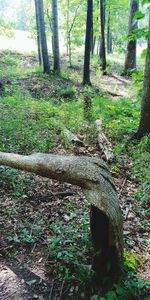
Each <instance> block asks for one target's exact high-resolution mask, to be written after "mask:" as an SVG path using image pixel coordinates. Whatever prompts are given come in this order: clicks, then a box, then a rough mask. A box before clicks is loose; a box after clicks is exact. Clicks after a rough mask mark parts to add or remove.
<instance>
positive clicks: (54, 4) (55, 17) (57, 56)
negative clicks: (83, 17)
mask: <svg viewBox="0 0 150 300" xmlns="http://www.w3.org/2000/svg"><path fill="white" fill-rule="evenodd" d="M52 16H53V43H54V44H53V47H54V51H53V55H54V71H55V72H56V73H58V74H59V73H60V54H59V31H58V9H57V0H52Z"/></svg>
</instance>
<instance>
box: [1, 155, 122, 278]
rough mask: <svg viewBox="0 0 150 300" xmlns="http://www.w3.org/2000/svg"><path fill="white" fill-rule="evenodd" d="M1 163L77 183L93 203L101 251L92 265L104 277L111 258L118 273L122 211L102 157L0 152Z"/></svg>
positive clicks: (94, 236)
mask: <svg viewBox="0 0 150 300" xmlns="http://www.w3.org/2000/svg"><path fill="white" fill-rule="evenodd" d="M0 164H1V165H6V166H9V167H12V168H16V169H20V170H23V171H27V172H33V173H35V174H38V175H40V176H43V177H48V178H51V179H56V180H59V181H62V182H68V183H71V184H74V185H78V186H80V187H81V188H82V191H83V193H84V195H85V197H86V199H87V201H88V202H89V203H90V204H91V205H92V210H91V233H92V239H93V242H94V246H95V249H96V251H99V253H100V254H99V256H98V257H97V258H96V260H95V269H96V271H97V273H99V276H101V277H102V276H103V277H104V275H105V273H108V272H107V271H108V263H110V262H109V260H111V264H112V270H113V276H115V275H117V274H118V271H119V267H120V264H121V261H122V254H123V237H122V215H121V211H120V207H119V203H118V198H117V193H116V189H115V186H114V183H113V181H112V178H111V175H110V172H109V169H108V167H107V165H106V164H105V162H104V161H103V160H101V159H98V158H91V157H85V156H80V157H76V156H61V155H53V154H42V153H37V154H32V155H30V156H23V155H18V154H13V153H3V152H0Z"/></svg>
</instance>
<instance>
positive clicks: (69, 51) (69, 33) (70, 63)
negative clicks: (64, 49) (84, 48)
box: [68, 30, 72, 68]
mask: <svg viewBox="0 0 150 300" xmlns="http://www.w3.org/2000/svg"><path fill="white" fill-rule="evenodd" d="M68 56H69V66H70V68H71V67H72V51H71V32H70V30H69V32H68Z"/></svg>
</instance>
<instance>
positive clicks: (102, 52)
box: [100, 0, 106, 72]
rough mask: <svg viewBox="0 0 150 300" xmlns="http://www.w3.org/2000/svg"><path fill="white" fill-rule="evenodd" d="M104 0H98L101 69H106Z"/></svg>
mask: <svg viewBox="0 0 150 300" xmlns="http://www.w3.org/2000/svg"><path fill="white" fill-rule="evenodd" d="M105 14H106V0H100V18H101V43H100V59H101V61H102V64H101V65H102V70H103V71H104V72H105V70H106V47H105V23H106V22H105V18H106V16H105Z"/></svg>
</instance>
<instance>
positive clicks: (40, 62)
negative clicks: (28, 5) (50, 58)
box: [35, 0, 42, 65]
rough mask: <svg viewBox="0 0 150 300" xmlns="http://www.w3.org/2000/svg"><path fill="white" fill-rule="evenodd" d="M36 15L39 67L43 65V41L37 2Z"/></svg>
mask: <svg viewBox="0 0 150 300" xmlns="http://www.w3.org/2000/svg"><path fill="white" fill-rule="evenodd" d="M35 15H36V31H37V49H38V60H39V65H41V64H42V54H41V40H40V26H39V15H38V9H37V5H36V0H35Z"/></svg>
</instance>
